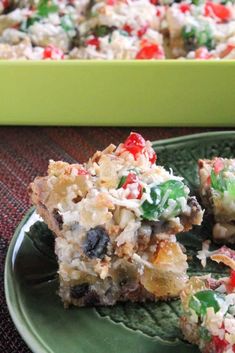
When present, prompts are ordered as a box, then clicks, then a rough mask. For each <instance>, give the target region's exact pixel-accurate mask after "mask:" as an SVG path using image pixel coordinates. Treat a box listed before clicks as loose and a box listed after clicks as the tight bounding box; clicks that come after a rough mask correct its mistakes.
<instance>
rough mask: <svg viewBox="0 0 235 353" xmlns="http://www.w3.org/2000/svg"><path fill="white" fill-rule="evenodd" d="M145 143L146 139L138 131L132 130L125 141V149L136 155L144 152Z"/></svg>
mask: <svg viewBox="0 0 235 353" xmlns="http://www.w3.org/2000/svg"><path fill="white" fill-rule="evenodd" d="M145 145H146V142H145V139H144V138H143V137H142V136H141V135H140V134H138V133H137V132H131V133H130V135H129V136H128V137H127V139H126V141H125V142H124V147H125V149H126V150H127V151H128V152H130V153H131V154H133V156H134V157H136V155H137V154H138V153H142V152H143V150H144V148H145Z"/></svg>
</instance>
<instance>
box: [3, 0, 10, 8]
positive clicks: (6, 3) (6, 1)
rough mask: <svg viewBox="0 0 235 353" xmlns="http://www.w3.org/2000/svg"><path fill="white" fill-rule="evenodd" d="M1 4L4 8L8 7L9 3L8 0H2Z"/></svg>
mask: <svg viewBox="0 0 235 353" xmlns="http://www.w3.org/2000/svg"><path fill="white" fill-rule="evenodd" d="M2 5H3V8H4V9H6V8H7V7H9V5H10V2H9V0H2Z"/></svg>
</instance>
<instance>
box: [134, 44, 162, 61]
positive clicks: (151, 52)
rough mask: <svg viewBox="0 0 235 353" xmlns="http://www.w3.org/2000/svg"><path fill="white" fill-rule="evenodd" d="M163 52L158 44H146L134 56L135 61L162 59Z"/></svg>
mask: <svg viewBox="0 0 235 353" xmlns="http://www.w3.org/2000/svg"><path fill="white" fill-rule="evenodd" d="M164 57H165V55H164V51H163V49H162V47H161V46H160V45H158V44H147V45H146V46H144V47H143V48H142V49H140V50H139V51H138V53H137V54H136V57H135V58H136V59H137V60H150V59H164Z"/></svg>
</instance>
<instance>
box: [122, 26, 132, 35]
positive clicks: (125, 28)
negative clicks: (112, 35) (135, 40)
mask: <svg viewBox="0 0 235 353" xmlns="http://www.w3.org/2000/svg"><path fill="white" fill-rule="evenodd" d="M122 29H123V31H125V32H127V33H128V34H131V32H132V30H133V29H132V28H131V26H129V25H128V24H125V25H124V26H123V28H122Z"/></svg>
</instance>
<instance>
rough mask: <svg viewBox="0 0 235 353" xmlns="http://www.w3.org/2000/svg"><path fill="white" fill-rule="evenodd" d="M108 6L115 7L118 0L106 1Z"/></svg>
mask: <svg viewBox="0 0 235 353" xmlns="http://www.w3.org/2000/svg"><path fill="white" fill-rule="evenodd" d="M106 4H107V5H109V6H114V5H115V4H116V0H106Z"/></svg>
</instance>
